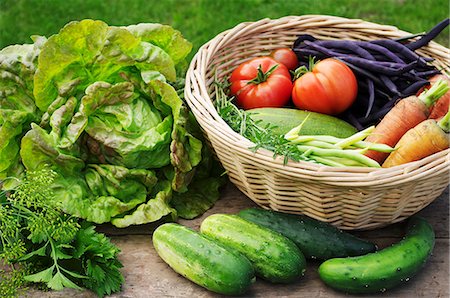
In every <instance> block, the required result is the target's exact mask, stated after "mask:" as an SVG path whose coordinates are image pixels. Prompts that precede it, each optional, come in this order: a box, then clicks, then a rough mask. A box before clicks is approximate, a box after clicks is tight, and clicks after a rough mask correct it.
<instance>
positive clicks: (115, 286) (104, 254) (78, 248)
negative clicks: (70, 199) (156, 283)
mask: <svg viewBox="0 0 450 298" xmlns="http://www.w3.org/2000/svg"><path fill="white" fill-rule="evenodd" d="M56 178H57V176H56V173H55V172H53V171H52V170H50V169H47V168H44V169H42V170H39V171H36V172H31V171H29V172H27V173H26V177H25V178H24V179H23V180H22V181H21V182H20V183H19V185H18V186H17V187H16V189H14V190H13V191H11V192H10V193H9V194H6V192H3V193H2V194H0V259H2V260H3V262H4V263H6V264H7V265H9V266H10V270H9V271H8V273H6V271H4V272H2V278H1V281H0V290H1V291H3V292H0V296H2V297H3V296H11V295H12V296H14V295H18V292H17V291H12V290H11V289H10V288H8V287H7V285H8V284H12V283H14V285H15V286H16V288H19V286H23V285H25V284H26V283H29V282H33V283H41V284H44V285H45V286H46V287H48V288H49V289H52V290H62V289H63V288H73V289H79V290H81V289H82V288H87V289H90V290H92V291H94V292H95V293H96V294H97V295H98V296H100V297H102V296H104V295H105V294H111V293H113V292H117V291H119V290H120V287H121V285H122V283H123V281H124V279H123V276H122V274H121V273H120V271H119V269H120V268H121V267H122V264H121V263H120V262H119V260H118V259H117V256H118V254H119V252H120V251H119V249H118V248H117V247H116V246H115V245H114V244H112V243H111V242H110V241H109V239H108V238H107V237H106V236H105V235H103V234H100V233H97V232H96V231H95V229H94V226H92V225H91V224H89V223H87V222H81V223H80V222H79V219H77V218H75V217H73V216H70V215H68V214H66V213H64V212H63V210H62V207H61V206H60V204H59V203H58V201H57V200H55V198H54V195H53V192H52V189H51V186H52V183H53V181H54V180H55V179H56ZM8 277H9V278H8Z"/></svg>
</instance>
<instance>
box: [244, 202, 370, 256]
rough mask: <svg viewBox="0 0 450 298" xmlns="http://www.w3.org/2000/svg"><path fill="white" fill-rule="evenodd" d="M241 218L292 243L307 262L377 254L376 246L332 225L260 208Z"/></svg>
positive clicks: (246, 213)
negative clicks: (270, 230)
mask: <svg viewBox="0 0 450 298" xmlns="http://www.w3.org/2000/svg"><path fill="white" fill-rule="evenodd" d="M238 216H240V217H242V218H244V219H246V220H248V221H251V222H254V223H256V224H258V225H261V226H264V227H266V228H269V229H272V230H274V231H277V232H279V233H281V234H283V235H284V236H286V237H287V238H289V239H291V240H292V241H293V242H294V243H295V244H296V245H297V246H298V247H299V248H300V250H301V251H302V252H303V254H304V255H305V257H306V258H308V259H320V260H327V259H331V258H338V257H350V256H359V255H364V254H367V253H370V252H374V251H375V250H376V249H377V247H376V245H375V244H373V243H371V242H369V241H365V240H362V239H359V238H357V237H355V236H353V235H352V234H349V233H346V232H343V231H342V230H339V229H338V228H336V227H334V226H333V225H331V224H328V223H325V222H321V221H318V220H315V219H312V218H310V217H307V216H304V215H294V214H286V213H281V212H276V211H271V210H264V209H261V208H249V209H244V210H241V211H240V212H239V213H238Z"/></svg>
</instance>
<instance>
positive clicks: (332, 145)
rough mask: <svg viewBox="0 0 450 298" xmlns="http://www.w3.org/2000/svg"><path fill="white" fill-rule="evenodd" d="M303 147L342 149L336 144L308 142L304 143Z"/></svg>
mask: <svg viewBox="0 0 450 298" xmlns="http://www.w3.org/2000/svg"><path fill="white" fill-rule="evenodd" d="M303 145H306V146H312V147H317V148H324V149H341V148H340V147H338V146H336V145H334V144H331V143H327V142H323V141H308V142H304V143H303Z"/></svg>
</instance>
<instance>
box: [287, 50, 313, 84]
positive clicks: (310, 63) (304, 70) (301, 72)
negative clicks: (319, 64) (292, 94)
mask: <svg viewBox="0 0 450 298" xmlns="http://www.w3.org/2000/svg"><path fill="white" fill-rule="evenodd" d="M315 58H316V57H313V56H309V59H308V67H306V66H305V65H302V66H300V67H299V68H297V69H296V70H295V71H293V72H292V75H293V77H294V78H293V80H294V81H295V80H296V79H298V78H299V77H301V76H302V75H304V74H305V73H307V72H310V71H312V70H313V68H314V65H316V61H314V59H315Z"/></svg>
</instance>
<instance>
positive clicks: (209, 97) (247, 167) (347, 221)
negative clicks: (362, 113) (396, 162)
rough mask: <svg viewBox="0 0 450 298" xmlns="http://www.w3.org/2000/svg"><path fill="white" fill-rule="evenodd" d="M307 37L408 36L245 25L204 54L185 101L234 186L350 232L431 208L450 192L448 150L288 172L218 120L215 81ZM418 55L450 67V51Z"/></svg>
mask: <svg viewBox="0 0 450 298" xmlns="http://www.w3.org/2000/svg"><path fill="white" fill-rule="evenodd" d="M304 33H309V34H311V35H314V36H315V37H317V38H324V39H344V38H345V39H359V40H371V39H377V38H385V37H389V38H397V37H401V36H406V35H409V34H410V33H408V32H404V31H400V30H398V29H397V28H395V27H392V26H384V25H377V24H374V23H369V22H365V21H362V20H355V19H345V18H339V17H332V16H318V15H305V16H290V17H284V18H281V19H277V20H270V19H263V20H260V21H258V22H252V23H250V22H249V23H241V24H239V25H238V26H236V27H234V28H233V29H231V30H228V31H225V32H223V33H221V34H219V35H218V36H216V37H215V38H214V39H212V40H211V41H209V42H208V43H207V44H205V45H204V46H203V47H201V48H200V50H199V51H198V53H197V54H196V55H195V57H194V58H193V60H192V62H191V65H190V67H189V70H188V73H187V77H186V88H185V97H186V100H187V102H188V104H189V106H190V108H191V110H192V111H193V113H194V115H195V117H196V118H197V120H198V122H199V124H200V126H201V127H202V129H203V131H204V133H205V136H206V138H207V139H208V141H209V142H210V145H211V146H212V148H213V150H214V152H215V154H216V155H217V157H218V159H219V160H220V162H221V163H222V164H223V166H224V167H225V169H226V170H227V172H228V175H229V178H230V180H231V181H232V182H233V183H234V184H235V185H236V186H237V187H238V188H239V189H240V190H241V191H242V192H243V193H244V194H245V195H247V196H248V197H249V198H250V199H252V200H253V201H254V202H256V203H257V204H258V205H260V206H262V207H263V208H270V209H273V210H277V211H282V212H287V213H299V214H300V213H301V214H306V215H308V216H310V217H313V218H316V219H319V220H321V221H325V222H329V223H332V224H334V225H335V226H337V227H340V228H342V229H347V230H352V229H370V228H375V227H381V226H385V225H388V224H391V223H394V222H398V221H401V220H403V219H405V218H407V217H409V216H411V215H412V214H414V213H416V212H418V211H419V210H421V209H422V208H424V207H425V206H427V205H428V204H430V203H431V202H432V201H433V200H434V199H435V198H436V197H438V196H439V195H440V194H441V193H442V192H443V191H444V189H445V188H446V187H447V185H448V184H449V172H450V150H449V149H447V150H446V151H443V152H440V153H437V154H434V155H432V156H430V157H427V158H425V159H422V160H420V161H417V162H412V163H408V164H405V165H401V166H397V167H393V168H388V169H374V168H362V167H358V168H348V167H346V168H333V167H328V166H322V165H318V164H314V163H309V162H293V161H290V162H289V163H288V164H287V165H284V164H283V159H282V157H278V158H275V159H274V158H273V153H272V152H269V151H266V150H258V152H256V153H253V152H252V151H251V150H249V149H248V148H249V147H252V145H253V144H252V143H251V142H250V141H249V140H248V139H245V138H244V137H242V136H241V135H239V134H238V133H236V132H234V131H233V130H232V129H231V128H230V127H229V126H228V125H227V124H226V123H225V122H224V121H223V120H222V119H221V118H220V116H219V115H218V113H217V111H216V110H215V108H214V106H213V101H214V98H215V94H214V85H213V82H214V81H215V75H217V77H218V78H219V79H220V78H224V77H226V76H228V75H229V74H230V72H231V71H232V70H233V69H234V68H235V67H236V66H237V65H238V64H239V63H241V62H243V61H244V60H247V59H249V58H251V57H255V56H260V55H264V54H267V53H268V52H269V51H270V50H272V49H274V48H278V47H281V46H288V47H289V46H291V45H292V43H293V41H294V40H295V39H296V36H297V35H299V34H304ZM419 52H420V53H421V54H424V55H427V56H430V57H433V58H435V59H436V60H435V62H434V63H435V64H436V65H437V66H439V67H448V66H449V61H448V57H449V50H448V49H447V48H445V47H443V46H440V45H439V44H437V43H433V42H431V43H430V44H429V46H427V47H424V48H422V49H421V50H420V51H419Z"/></svg>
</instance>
